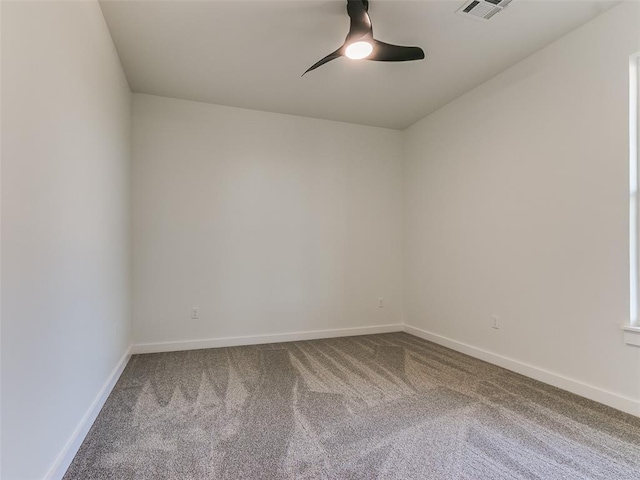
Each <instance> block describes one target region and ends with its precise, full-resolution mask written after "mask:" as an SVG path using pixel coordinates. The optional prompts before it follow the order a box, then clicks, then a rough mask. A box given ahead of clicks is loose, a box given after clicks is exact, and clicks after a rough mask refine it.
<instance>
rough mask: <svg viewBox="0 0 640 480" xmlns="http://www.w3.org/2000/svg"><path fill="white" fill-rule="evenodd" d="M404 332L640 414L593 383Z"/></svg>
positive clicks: (636, 405)
mask: <svg viewBox="0 0 640 480" xmlns="http://www.w3.org/2000/svg"><path fill="white" fill-rule="evenodd" d="M404 331H405V332H407V333H410V334H411V335H415V336H416V337H420V338H423V339H425V340H429V341H430V342H433V343H437V344H438V345H442V346H443V347H447V348H450V349H452V350H456V351H458V352H461V353H465V354H467V355H469V356H471V357H475V358H479V359H480V360H484V361H485V362H489V363H492V364H494V365H498V366H499V367H502V368H506V369H507V370H511V371H513V372H516V373H520V374H521V375H525V376H527V377H530V378H533V379H535V380H539V381H541V382H544V383H547V384H549V385H553V386H554V387H558V388H561V389H563V390H566V391H568V392H571V393H575V394H576V395H580V396H581V397H585V398H588V399H590V400H594V401H596V402H599V403H603V404H605V405H608V406H610V407H613V408H615V409H617V410H621V411H623V412H626V413H629V414H631V415H635V416H637V417H640V402H639V401H637V400H634V399H632V398H628V397H624V396H622V395H618V394H616V393H613V392H609V391H607V390H603V389H601V388H598V387H594V386H593V385H588V384H586V383H583V382H580V381H578V380H574V379H572V378H568V377H565V376H563V375H559V374H557V373H553V372H550V371H548V370H544V369H542V368H538V367H535V366H533V365H530V364H527V363H523V362H520V361H518V360H514V359H512V358H508V357H504V356H502V355H498V354H496V353H493V352H489V351H487V350H483V349H481V348H477V347H473V346H471V345H469V344H466V343H462V342H458V341H457V340H453V339H451V338H447V337H443V336H442V335H438V334H435V333H431V332H428V331H426V330H422V329H420V328H416V327H412V326H410V325H404Z"/></svg>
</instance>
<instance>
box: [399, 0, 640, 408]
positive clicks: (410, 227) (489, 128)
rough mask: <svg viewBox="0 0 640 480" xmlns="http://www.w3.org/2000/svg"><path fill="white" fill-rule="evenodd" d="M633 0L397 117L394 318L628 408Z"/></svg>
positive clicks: (639, 378)
mask: <svg viewBox="0 0 640 480" xmlns="http://www.w3.org/2000/svg"><path fill="white" fill-rule="evenodd" d="M639 8H640V4H638V3H637V2H625V3H623V4H622V5H620V6H617V7H614V8H613V9H612V10H610V11H609V12H607V13H605V14H603V15H602V16H600V17H598V18H596V19H595V20H593V21H592V22H590V23H588V24H586V25H584V26H582V27H581V28H579V29H578V30H576V31H574V32H572V33H570V34H569V35H567V36H566V37H564V38H562V39H561V40H559V41H557V42H555V43H554V44H552V45H550V46H548V47H546V48H544V49H543V50H541V51H540V52H538V53H536V54H535V55H533V56H531V57H529V58H528V59H526V60H524V61H523V62H521V63H519V64H517V65H515V66H513V67H512V68H510V69H508V70H507V71H505V72H503V73H502V74H500V75H498V76H496V77H495V78H493V79H492V80H490V81H488V82H487V83H485V84H483V85H481V86H479V87H478V88H476V89H474V90H472V91H471V92H469V93H467V94H466V95H464V96H462V97H460V98H459V99H457V100H455V101H454V102H452V103H450V104H449V105H447V106H446V107H444V108H442V109H441V110H439V111H438V112H436V113H434V114H432V115H430V116H428V117H427V118H425V119H424V120H422V121H421V122H419V123H418V124H416V125H414V126H413V127H411V128H410V129H408V131H407V132H406V138H405V141H406V144H405V152H406V158H405V172H404V173H405V185H406V192H405V193H406V195H405V202H406V203H405V207H406V210H405V214H406V218H405V222H406V223H405V225H406V252H405V253H406V256H405V266H406V269H405V272H406V276H405V285H406V297H405V298H406V304H405V306H406V319H405V320H406V323H407V324H408V325H411V326H414V327H417V328H420V329H422V330H424V331H427V332H430V333H433V334H436V335H439V336H441V337H446V338H448V339H451V340H454V341H456V342H462V343H464V344H467V345H470V346H472V347H475V348H476V349H482V350H484V351H487V352H489V353H492V354H497V355H500V356H503V357H507V358H509V359H512V360H516V361H517V362H520V364H528V365H529V366H532V367H534V370H536V371H537V372H538V373H539V374H541V375H542V374H543V372H542V371H547V372H550V373H551V374H552V375H551V376H549V378H550V379H556V380H558V379H559V377H558V376H564V377H567V378H568V379H573V380H576V381H578V382H579V383H583V384H586V385H589V386H592V387H595V389H594V390H592V391H591V393H593V392H596V393H597V392H598V391H600V392H602V395H603V396H601V397H599V398H600V399H601V400H607V399H608V400H611V399H613V401H614V403H615V402H618V403H617V404H618V406H619V407H620V408H626V409H627V410H628V411H635V413H636V414H640V406H639V405H640V404H639V403H638V401H639V400H640V349H638V348H634V347H630V346H627V345H625V344H624V343H623V341H622V332H621V330H620V326H621V325H623V324H625V323H628V322H629V293H628V292H629V273H628V272H629V252H628V208H629V207H628V206H629V198H628V185H629V182H628V168H629V167H628V64H629V55H631V54H632V53H634V52H637V51H639V50H640V33H639V30H638V25H639V24H640V23H639V19H640V18H639V13H640V12H639ZM492 315H499V317H500V329H499V330H495V329H492V328H491V322H492V319H491V316H492ZM476 352H477V350H476ZM492 358H494V359H495V358H497V357H495V356H494V357H492ZM532 371H533V370H532ZM561 384H562V385H565V384H564V383H562V382H561ZM609 394H611V395H609ZM616 399H617V400H616Z"/></svg>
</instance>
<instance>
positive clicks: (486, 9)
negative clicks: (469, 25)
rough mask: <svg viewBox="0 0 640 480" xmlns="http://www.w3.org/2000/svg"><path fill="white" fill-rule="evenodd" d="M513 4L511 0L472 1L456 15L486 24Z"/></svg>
mask: <svg viewBox="0 0 640 480" xmlns="http://www.w3.org/2000/svg"><path fill="white" fill-rule="evenodd" d="M510 3H511V0H470V1H468V2H466V3H465V4H464V5H463V6H462V7H461V8H460V9H459V10H458V11H457V12H456V13H458V14H460V15H464V16H465V17H469V18H473V19H474V20H480V21H483V22H486V21H487V20H489V19H491V18H492V17H493V16H494V15H495V14H496V13H500V12H501V11H502V10H504V9H505V8H506V6H507V5H509V4H510Z"/></svg>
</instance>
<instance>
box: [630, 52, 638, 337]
mask: <svg viewBox="0 0 640 480" xmlns="http://www.w3.org/2000/svg"><path fill="white" fill-rule="evenodd" d="M639 152H640V52H638V53H636V54H634V55H631V57H630V58H629V267H630V268H629V273H630V282H629V285H630V302H629V303H630V305H629V318H630V322H629V326H630V327H632V328H638V329H640V318H639V303H640V243H639V240H640V207H639V203H638V201H639V198H638V184H639V173H640V172H639V163H640V158H639Z"/></svg>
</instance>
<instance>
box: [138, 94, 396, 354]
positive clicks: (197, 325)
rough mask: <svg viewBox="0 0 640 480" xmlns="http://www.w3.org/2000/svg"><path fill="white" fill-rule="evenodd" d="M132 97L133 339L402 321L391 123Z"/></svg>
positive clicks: (158, 339) (174, 338) (220, 335)
mask: <svg viewBox="0 0 640 480" xmlns="http://www.w3.org/2000/svg"><path fill="white" fill-rule="evenodd" d="M133 105H134V106H133V150H132V155H133V225H134V237H133V238H134V255H133V258H134V275H133V279H134V280H133V283H134V290H133V292H134V310H133V311H134V322H133V325H134V343H155V342H170V341H184V340H193V339H211V338H223V337H235V336H245V335H263V334H279V333H290V332H307V331H314V330H324V329H337V328H347V327H365V326H371V325H386V324H400V323H402V305H401V302H402V284H401V283H402V227H403V225H402V217H403V216H402V161H401V140H402V138H401V132H399V131H395V130H387V129H381V128H374V127H364V126H358V125H351V124H345V123H338V122H331V121H324V120H316V119H309V118H302V117H294V116H288V115H281V114H273V113H265V112H257V111H251V110H243V109H238V108H230V107H222V106H216V105H209V104H204V103H197V102H188V101H183V100H173V99H167V98H162V97H154V96H148V95H138V94H135V95H134V102H133ZM379 297H383V298H384V301H385V307H384V308H378V298H379ZM192 306H197V307H199V308H200V319H199V320H191V319H190V309H191V307H192Z"/></svg>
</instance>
